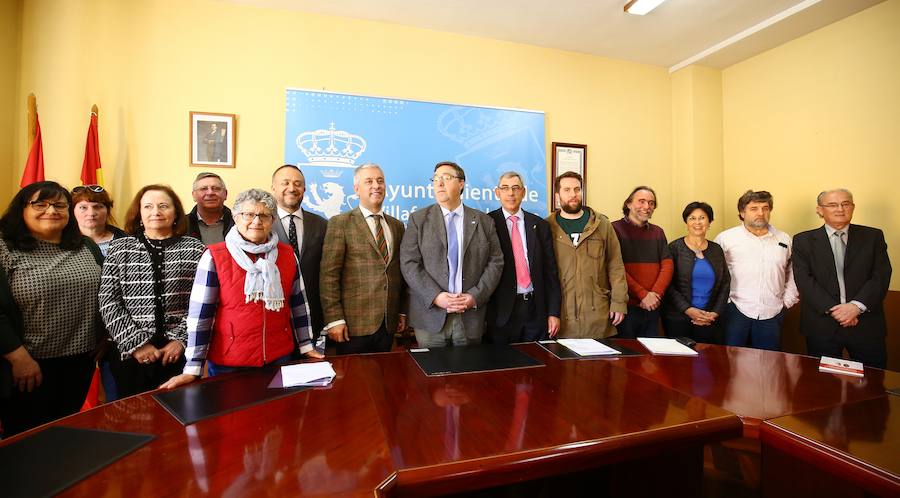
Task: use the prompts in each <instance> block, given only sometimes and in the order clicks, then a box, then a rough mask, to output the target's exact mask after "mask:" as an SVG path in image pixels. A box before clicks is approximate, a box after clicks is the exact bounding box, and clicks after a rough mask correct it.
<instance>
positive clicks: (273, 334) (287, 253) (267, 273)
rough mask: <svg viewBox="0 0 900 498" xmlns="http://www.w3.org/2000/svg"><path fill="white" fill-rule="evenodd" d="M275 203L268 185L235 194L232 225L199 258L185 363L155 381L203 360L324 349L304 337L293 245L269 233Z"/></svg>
mask: <svg viewBox="0 0 900 498" xmlns="http://www.w3.org/2000/svg"><path fill="white" fill-rule="evenodd" d="M275 209H276V208H275V198H274V197H272V195H271V194H270V193H268V192H266V191H263V190H259V189H250V190H246V191H244V192H241V193H240V194H238V196H237V199H236V200H235V202H234V208H233V209H232V213H233V216H234V221H235V225H234V228H232V229H231V230H230V231H229V232H228V234H227V235H226V236H225V242H220V243H218V244H213V245H211V246H209V248H208V249H207V250H206V252H204V253H203V256H201V258H200V263H199V264H198V265H197V274H196V276H195V278H194V287H193V290H192V291H191V298H190V305H189V307H188V319H187V330H188V346H187V351H186V352H185V356H186V358H187V363H186V364H185V366H184V371H183V373H182V374H181V375H178V376H175V377H173V378H172V379H170V380H169V381H168V382H166V383H165V384H163V385H162V386H161V387H163V388H169V389H171V388H174V387H178V386H181V385H184V384H187V383H190V382H193V381H195V380H196V379H197V378H199V377H200V374H201V372H202V370H203V364H204V362H206V363H207V367H208V373H209V375H210V376H214V375H218V374H223V373H228V372H234V371H238V370H244V369H248V368H257V367H262V366H266V365H280V364H284V363H287V362H288V361H290V358H291V353H292V352H293V351H294V350H295V349H299V351H300V353H302V354H305V355H306V356H307V357H311V358H321V357H322V354H320V353H319V352H317V351H316V350H315V349H313V345H312V342H311V340H310V327H309V306H308V305H307V303H306V292H305V291H304V286H303V278H302V276H301V275H300V270H299V267H298V265H297V260H296V258H295V257H294V252H293V250H292V249H291V247H290V246H288V245H287V244H282V243H279V242H278V237H277V236H276V235H275V234H274V233H272V223H273V222H274V220H275V212H276V211H275Z"/></svg>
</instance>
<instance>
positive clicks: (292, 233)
mask: <svg viewBox="0 0 900 498" xmlns="http://www.w3.org/2000/svg"><path fill="white" fill-rule="evenodd" d="M296 218H297V217H296V216H294V215H292V214H290V215H288V242H289V243H290V244H291V247H293V248H294V255H295V256H297V259H298V260H299V259H300V245H299V244H297V224H296V223H294V220H295V219H296Z"/></svg>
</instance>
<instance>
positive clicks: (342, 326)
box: [319, 163, 406, 354]
mask: <svg viewBox="0 0 900 498" xmlns="http://www.w3.org/2000/svg"><path fill="white" fill-rule="evenodd" d="M353 191H354V192H356V195H357V196H359V206H357V207H356V208H355V209H352V210H350V211H347V212H345V213H341V214H339V215H337V216H333V217H332V218H331V219H330V220H328V231H327V232H326V233H325V246H324V248H323V250H322V266H321V268H320V270H321V272H320V275H319V282H320V285H319V289H320V296H321V299H322V311H323V312H324V313H325V323H326V325H325V332H327V333H328V339H329V340H330V341H331V343H332V344H334V345H335V349H336V352H337V354H351V353H381V352H387V351H390V350H391V346H393V343H394V332H401V331H402V330H403V329H405V328H406V315H404V314H401V313H405V309H404V308H405V306H404V304H405V303H404V301H405V299H403V296H404V294H405V292H404V287H405V285H404V283H403V276H402V275H401V274H400V254H399V253H400V240H402V239H403V232H404V229H403V223H401V222H400V220H398V219H396V218H394V217H392V216H389V215H387V214H385V213H384V211H383V210H382V205H383V203H384V195H385V192H386V185H385V180H384V171H382V169H381V167H380V166H378V165H377V164H372V163H369V164H364V165H362V166H360V167H358V168H356V171H354V173H353Z"/></svg>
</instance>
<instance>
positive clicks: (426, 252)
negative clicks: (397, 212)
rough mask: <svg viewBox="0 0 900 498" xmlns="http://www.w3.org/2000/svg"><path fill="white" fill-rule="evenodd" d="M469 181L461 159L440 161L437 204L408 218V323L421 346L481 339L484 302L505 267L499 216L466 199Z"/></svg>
mask: <svg viewBox="0 0 900 498" xmlns="http://www.w3.org/2000/svg"><path fill="white" fill-rule="evenodd" d="M465 184H466V173H465V171H463V169H462V168H461V167H460V166H459V165H458V164H456V163H453V162H449V161H444V162H440V163H438V164H437V165H436V166H435V167H434V176H433V177H432V185H433V187H434V197H435V199H437V204H433V205H431V206H428V207H426V208H425V209H422V210H420V211H416V212H414V213H413V214H412V215H411V216H410V217H409V223H408V225H407V227H406V233H405V234H404V235H403V242H402V243H401V244H400V269H401V270H402V272H403V277H404V278H405V279H406V283H407V285H408V286H409V290H410V302H409V324H410V325H411V326H412V327H413V328H415V331H416V341H417V342H418V344H419V347H425V348H434V347H442V346H446V345H447V344H448V343H452V344H453V345H454V346H462V345H467V344H479V343H481V336H482V335H483V334H484V321H485V305H486V304H487V302H488V300H489V299H490V297H491V294H492V293H493V292H494V289H495V288H496V287H497V284H498V283H499V282H500V274H501V273H502V272H503V251H502V250H501V249H500V242H499V240H498V239H497V232H496V230H495V228H494V221H493V220H492V219H491V217H490V216H488V215H486V214H485V213H482V212H480V211H478V210H476V209H472V208H469V207H466V206H464V205H463V204H462V192H463V189H465Z"/></svg>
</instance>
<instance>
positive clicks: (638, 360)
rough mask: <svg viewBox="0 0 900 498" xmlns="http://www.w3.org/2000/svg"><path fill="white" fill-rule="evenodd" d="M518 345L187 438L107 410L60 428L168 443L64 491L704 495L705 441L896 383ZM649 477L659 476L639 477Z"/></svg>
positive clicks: (152, 417)
mask: <svg viewBox="0 0 900 498" xmlns="http://www.w3.org/2000/svg"><path fill="white" fill-rule="evenodd" d="M620 343H621V344H623V345H626V346H628V347H630V348H632V349H635V350H639V351H644V350H643V348H642V347H641V346H640V345H638V343H637V342H636V341H621V342H620ZM515 347H516V348H518V349H519V350H520V351H522V352H525V353H527V354H528V355H530V356H532V357H533V358H535V359H538V360H540V361H541V362H543V363H544V364H545V366H542V367H537V368H526V369H516V370H506V371H496V372H482V373H475V374H464V375H452V376H444V377H426V376H425V375H424V374H423V373H422V371H421V370H420V369H419V367H418V365H417V364H416V363H415V362H414V361H413V360H412V358H411V357H410V355H409V354H408V353H406V352H395V353H385V354H376V355H359V356H350V357H333V358H330V361H331V362H332V363H333V365H334V368H335V371H336V372H337V373H338V377H337V378H336V379H335V381H334V383H333V384H332V385H331V386H329V387H327V388H320V389H311V390H307V391H303V392H300V393H297V394H294V395H291V396H287V397H283V398H280V399H276V400H272V401H269V402H266V403H262V404H258V405H255V406H251V407H249V408H246V409H243V410H239V411H235V412H231V413H227V414H223V415H220V416H217V417H214V418H209V419H206V420H202V421H200V422H197V423H195V424H192V425H188V426H183V425H182V424H181V423H179V422H178V421H177V420H176V419H174V418H173V417H172V416H171V415H170V414H169V413H168V412H166V410H164V409H163V408H162V407H161V406H160V405H159V404H158V403H157V402H156V401H155V400H154V399H153V398H152V397H151V396H150V395H148V394H144V395H140V396H135V397H131V398H127V399H124V400H120V401H117V402H114V403H110V404H107V405H103V406H101V407H98V408H96V409H93V410H90V411H87V412H84V413H80V414H77V415H73V416H71V417H67V418H64V419H61V420H59V421H56V422H54V423H53V424H50V425H62V426H68V427H80V428H94V429H101V430H110V431H125V432H142V433H149V434H154V435H156V436H157V438H156V439H155V440H154V441H152V442H150V443H149V444H147V445H146V446H144V447H142V448H140V449H138V450H137V451H135V452H134V453H131V454H129V455H127V456H125V457H123V458H121V459H120V460H118V461H116V462H114V463H112V464H111V465H109V466H108V467H106V468H104V469H103V470H101V471H99V472H97V473H96V474H94V475H92V476H91V477H89V478H87V479H85V480H83V481H81V482H79V483H77V484H75V485H74V486H72V487H70V488H69V489H68V490H67V491H66V492H65V493H64V495H67V496H121V495H130V496H173V495H179V496H198V495H207V496H221V495H232V496H254V495H260V494H275V493H277V494H279V495H286V496H295V495H302V496H327V495H338V494H340V495H357V496H372V495H373V494H374V495H392V496H423V495H432V494H439V493H449V492H458V491H466V490H472V489H482V488H489V487H491V486H495V485H502V484H508V483H514V482H519V481H523V480H533V479H540V478H542V477H546V476H552V475H559V474H566V473H571V472H577V471H581V470H585V469H594V468H601V469H607V470H608V469H613V471H610V472H609V475H610V479H609V482H608V486H609V488H608V490H606V491H607V492H609V493H610V494H611V495H615V496H619V495H642V494H643V495H647V496H653V495H658V494H659V493H660V492H661V491H662V490H665V494H666V495H667V496H679V495H680V496H696V495H698V494H699V493H700V489H699V486H700V479H701V477H702V448H703V445H705V444H707V443H714V442H717V441H722V440H727V439H731V438H736V437H740V436H741V435H742V434H746V435H750V436H751V437H755V436H756V435H757V434H759V433H760V432H762V433H763V434H766V430H767V425H763V424H764V422H763V421H765V420H769V419H775V418H777V417H784V416H792V415H794V414H800V413H801V412H808V411H811V410H817V409H834V407H842V406H846V407H850V406H855V404H856V403H857V402H866V400H879V399H883V398H884V397H885V388H896V387H900V374H897V373H895V372H888V371H881V370H875V369H868V370H867V372H866V378H865V379H852V378H849V377H846V378H845V377H838V376H834V375H830V374H820V373H819V372H818V371H817V365H818V362H817V360H816V359H813V358H808V357H803V356H798V355H792V354H787V353H778V352H769V351H759V350H752V349H744V348H729V347H723V346H709V345H699V346H698V347H697V349H698V350H699V351H700V353H701V354H700V356H699V357H695V358H690V357H662V356H650V355H649V354H647V355H644V356H635V357H628V358H620V359H616V360H596V359H595V360H558V359H557V358H556V357H555V356H553V355H552V354H550V353H548V352H547V351H545V350H544V349H543V348H541V347H540V346H538V345H536V344H521V345H516V346H515ZM205 382H228V378H226V377H222V378H217V379H214V380H206V381H205ZM873 402H875V403H881V402H880V401H873ZM894 402H895V400H890V403H894ZM848 410H850V408H848ZM894 412H895V413H896V410H894ZM847 413H849V412H847ZM798 416H801V415H798ZM897 418H898V415H894V416H893V420H895V421H896V420H897ZM780 420H781V419H779V420H776V421H774V422H773V424H775V425H773V427H779V425H778V424H779V423H780ZM761 426H762V427H763V429H762V431H761V429H760V427H761ZM46 427H47V426H44V427H41V428H38V429H36V431H40V430H43V429H44V428H46ZM783 427H785V428H786V429H785V430H787V431H790V430H791V427H790V426H789V425H784V426H783ZM27 436H28V433H26V434H23V435H20V436H17V437H15V438H11V439H10V440H9V441H4V442H3V443H2V444H9V443H11V442H13V441H15V440H17V439H19V438H21V437H27ZM648 465H652V468H653V469H654V479H646V478H644V479H641V478H640V476H642V475H644V476H645V475H646V469H647V468H651V467H648ZM659 472H663V475H661V474H660V473H659ZM892 472H893V478H894V480H895V481H894V483H895V484H896V478H897V470H896V469H895V468H894V469H893V470H892ZM666 473H668V476H667V475H665V474H666ZM890 473H891V468H888V471H887V475H888V478H890ZM667 477H669V478H671V479H667ZM888 480H890V479H888ZM673 482H674V483H675V486H674V487H673V486H672V483H673ZM654 486H656V487H654Z"/></svg>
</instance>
